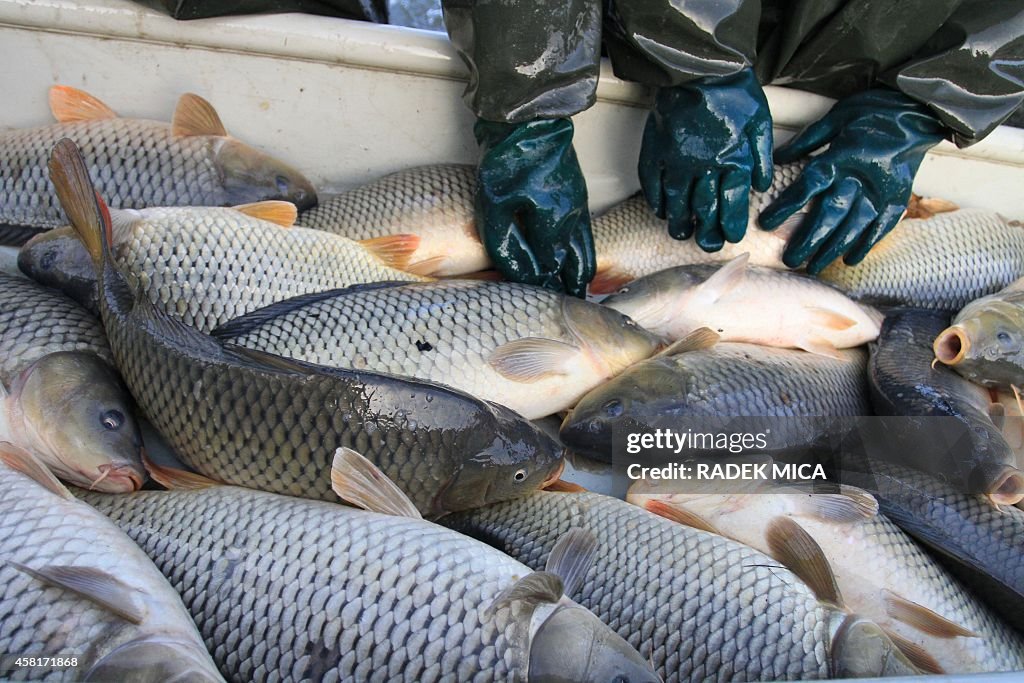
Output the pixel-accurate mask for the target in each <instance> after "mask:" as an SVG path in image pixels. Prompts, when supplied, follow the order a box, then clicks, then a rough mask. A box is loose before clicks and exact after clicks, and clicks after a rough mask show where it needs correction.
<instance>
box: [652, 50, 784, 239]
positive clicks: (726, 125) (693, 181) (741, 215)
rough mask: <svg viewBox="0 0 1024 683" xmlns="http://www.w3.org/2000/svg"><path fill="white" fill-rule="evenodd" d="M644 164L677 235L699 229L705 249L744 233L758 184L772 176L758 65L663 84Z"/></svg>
mask: <svg viewBox="0 0 1024 683" xmlns="http://www.w3.org/2000/svg"><path fill="white" fill-rule="evenodd" d="M639 172H640V187H641V188H642V189H643V192H644V196H645V197H647V203H648V204H650V205H651V208H652V209H654V212H655V213H656V214H658V217H659V218H667V219H668V231H669V234H671V235H672V237H674V238H676V239H677V240H682V239H686V238H688V237H689V236H690V235H692V234H693V233H694V231H696V233H697V237H696V239H697V244H698V245H700V247H701V249H704V250H705V251H718V250H719V249H721V248H722V246H723V245H724V244H725V240H728V241H729V242H739V241H740V240H741V239H743V235H744V234H745V233H746V231H747V218H748V215H747V212H748V202H749V199H750V188H751V186H753V187H754V189H756V190H759V191H761V192H764V191H766V190H767V189H768V187H769V186H770V185H771V183H772V117H771V113H770V112H769V111H768V100H767V99H765V96H764V91H763V90H762V89H761V84H760V83H758V82H757V78H756V77H755V76H754V72H753V70H752V69H744V70H743V71H740V72H739V73H736V74H733V75H732V76H725V77H721V78H700V79H697V80H695V81H690V82H688V83H684V84H683V85H679V86H675V87H671V88H661V89H659V90H658V94H657V96H656V98H655V101H654V109H653V110H652V111H651V113H650V116H648V117H647V125H646V127H645V128H644V138H643V143H642V144H641V147H640V167H639Z"/></svg>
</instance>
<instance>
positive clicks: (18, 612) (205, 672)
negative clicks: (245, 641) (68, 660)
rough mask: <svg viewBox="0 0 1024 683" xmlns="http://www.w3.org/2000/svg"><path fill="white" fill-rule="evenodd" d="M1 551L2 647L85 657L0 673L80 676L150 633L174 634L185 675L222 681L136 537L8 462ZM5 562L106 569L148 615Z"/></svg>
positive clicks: (2, 479)
mask: <svg viewBox="0 0 1024 683" xmlns="http://www.w3.org/2000/svg"><path fill="white" fill-rule="evenodd" d="M54 481H55V480H54ZM0 557H2V558H4V560H5V561H3V562H0V586H3V590H2V591H0V653H4V654H5V655H8V654H9V655H16V654H24V655H26V656H36V657H40V656H51V657H52V656H58V655H60V656H67V655H77V656H78V658H79V666H78V668H72V669H64V670H57V669H28V668H15V669H12V670H10V671H0V675H2V676H4V677H5V678H4V680H26V679H29V680H49V681H59V680H80V679H81V678H82V677H83V676H84V674H85V673H86V672H87V671H89V669H90V667H92V666H93V665H95V664H96V663H97V661H99V660H100V659H102V658H103V657H104V656H106V655H108V654H109V653H111V652H112V651H113V650H115V649H116V648H117V647H119V646H122V645H125V644H126V643H129V642H131V641H136V640H140V641H144V640H145V639H146V638H153V639H160V638H164V639H174V640H175V647H174V650H175V652H174V653H170V652H166V651H165V652H164V653H163V654H164V655H165V656H166V655H167V654H176V655H177V657H179V658H181V661H179V662H178V664H180V666H181V669H180V670H179V671H178V673H179V674H189V675H190V676H191V677H190V678H187V680H203V681H217V680H222V679H221V678H220V676H219V674H218V673H217V671H216V669H215V667H214V665H213V662H212V661H210V658H209V654H208V653H207V652H206V648H205V647H204V645H203V642H202V640H201V638H200V636H199V633H198V632H197V631H196V627H195V625H194V624H193V623H192V620H191V617H190V616H189V615H188V613H187V612H186V611H185V608H184V606H183V605H182V602H181V599H180V598H179V597H178V595H176V594H175V592H174V590H173V589H172V588H171V586H170V585H168V583H167V580H166V579H165V578H164V577H163V576H162V575H161V574H160V572H159V571H158V570H157V568H156V567H154V566H153V563H152V562H151V561H150V560H149V558H148V557H146V555H145V554H144V553H142V552H141V551H140V550H139V548H138V547H137V546H136V545H135V543H133V542H132V541H131V540H130V539H129V538H128V537H127V536H125V534H124V533H123V532H122V531H120V530H119V529H118V528H117V527H116V526H114V525H113V524H112V523H111V522H110V520H108V519H106V518H105V517H104V516H103V515H101V514H99V513H98V512H97V511H96V510H94V509H93V508H91V507H89V506H88V505H86V504H85V503H83V502H80V501H77V500H74V499H66V498H63V497H60V496H59V495H58V494H55V493H53V492H52V491H48V490H44V488H43V487H41V486H40V485H39V484H37V483H36V482H34V481H32V480H31V479H29V478H28V477H27V476H25V475H23V474H21V473H19V472H15V471H14V470H13V469H11V468H9V467H8V466H7V465H4V464H0ZM8 562H18V563H21V564H24V565H26V566H28V567H31V568H33V569H37V570H38V569H43V568H45V567H51V566H74V567H79V568H90V569H94V570H98V571H102V572H104V573H105V574H106V575H108V576H111V577H114V578H115V579H117V580H118V581H121V582H123V583H125V584H126V585H127V586H129V587H130V588H131V589H132V590H133V593H134V594H135V596H136V599H137V600H138V601H139V602H140V603H141V614H142V617H143V619H142V622H141V623H140V624H139V625H136V624H133V623H131V622H129V621H127V620H126V619H124V618H122V617H120V616H117V615H115V614H114V613H113V612H111V611H108V610H106V609H104V608H101V607H100V606H99V605H97V604H95V603H93V602H90V601H88V600H86V599H85V598H83V597H80V596H78V595H75V594H73V593H71V592H69V591H66V590H64V589H61V588H57V587H54V586H50V585H47V584H44V583H42V582H40V581H39V580H38V579H36V578H34V577H31V576H29V575H28V574H25V573H23V572H22V571H20V570H18V569H16V568H15V567H14V566H13V565H11V564H9V563H8ZM5 663H7V662H5ZM189 663H191V664H192V665H193V667H192V668H190V667H189ZM134 673H140V672H134ZM165 673H167V672H165ZM182 680H185V679H182Z"/></svg>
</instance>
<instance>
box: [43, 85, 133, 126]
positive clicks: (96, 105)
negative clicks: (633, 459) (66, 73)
mask: <svg viewBox="0 0 1024 683" xmlns="http://www.w3.org/2000/svg"><path fill="white" fill-rule="evenodd" d="M50 111H51V112H52V113H53V118H55V119H57V121H58V122H59V123H71V122H72V121H95V120H99V119H116V118H117V114H116V113H115V112H114V110H113V109H111V108H110V107H108V106H107V105H105V104H103V103H102V102H100V101H99V100H98V99H96V98H95V97H93V96H92V95H90V94H89V93H87V92H85V91H84V90H79V89H78V88H72V87H70V86H67V85H55V86H53V87H52V88H50Z"/></svg>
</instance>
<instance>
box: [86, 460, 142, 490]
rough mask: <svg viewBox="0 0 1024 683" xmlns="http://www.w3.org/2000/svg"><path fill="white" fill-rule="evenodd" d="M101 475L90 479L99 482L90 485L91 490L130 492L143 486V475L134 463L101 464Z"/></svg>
mask: <svg viewBox="0 0 1024 683" xmlns="http://www.w3.org/2000/svg"><path fill="white" fill-rule="evenodd" d="M98 469H99V473H100V475H99V477H98V478H96V477H94V478H93V479H91V480H90V481H93V482H97V480H99V481H98V483H99V485H98V486H89V488H90V489H91V490H95V491H103V492H104V493H130V492H132V491H138V490H139V489H141V488H142V484H143V481H142V475H141V474H139V472H138V470H137V469H136V468H135V467H134V466H132V465H113V464H107V465H100V466H99V468H98Z"/></svg>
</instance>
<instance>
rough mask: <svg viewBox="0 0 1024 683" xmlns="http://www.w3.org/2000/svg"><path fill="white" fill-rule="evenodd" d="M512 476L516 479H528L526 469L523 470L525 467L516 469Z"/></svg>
mask: <svg viewBox="0 0 1024 683" xmlns="http://www.w3.org/2000/svg"><path fill="white" fill-rule="evenodd" d="M512 478H513V479H515V480H516V481H525V480H526V470H523V469H519V470H516V473H515V474H513V475H512Z"/></svg>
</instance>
